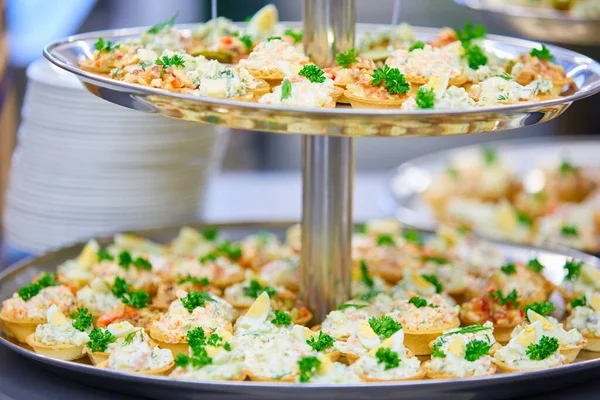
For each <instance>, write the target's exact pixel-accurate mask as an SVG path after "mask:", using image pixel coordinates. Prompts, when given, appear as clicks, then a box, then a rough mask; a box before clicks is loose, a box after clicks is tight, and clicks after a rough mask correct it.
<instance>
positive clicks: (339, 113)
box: [44, 23, 600, 137]
mask: <svg viewBox="0 0 600 400" xmlns="http://www.w3.org/2000/svg"><path fill="white" fill-rule="evenodd" d="M288 25H290V26H294V24H293V23H290V24H288ZM295 26H298V25H297V24H296V25H295ZM184 27H185V26H184ZM382 27H384V26H382V25H368V24H357V32H361V31H365V30H374V29H380V28H382ZM144 30H145V28H132V29H123V30H112V31H102V32H92V33H86V34H82V35H76V36H72V37H70V38H67V39H64V40H60V41H57V42H54V43H51V44H49V45H48V46H46V48H45V49H44V55H45V56H46V58H48V59H49V60H50V61H51V62H52V63H54V64H55V65H57V66H58V67H60V68H63V69H65V70H67V71H70V72H72V73H74V74H76V75H77V76H78V77H79V78H80V79H81V80H82V81H83V82H84V83H85V85H86V87H87V88H88V89H89V90H90V91H91V92H92V93H93V94H95V95H97V96H99V97H101V98H103V99H105V100H108V101H110V102H113V103H116V104H119V105H122V106H125V107H129V108H132V109H136V110H140V111H145V112H151V113H159V114H161V115H164V116H167V117H171V118H179V119H185V120H189V121H198V122H203V123H210V124H217V125H224V126H228V127H232V128H240V129H249V130H258V131H266V132H279V133H292V134H303V135H330V136H346V137H361V136H365V137H373V136H384V137H403V136H446V135H458V134H465V133H481V132H491V131H501V130H507V129H514V128H519V127H523V126H529V125H535V124H537V123H540V122H544V121H547V120H550V119H552V118H555V117H557V116H558V115H560V114H561V113H562V112H564V111H565V109H566V108H567V107H568V106H569V105H570V104H571V103H572V102H573V101H575V100H579V99H582V98H584V97H588V96H591V95H593V94H595V93H597V92H599V91H600V64H598V63H597V62H596V61H594V60H592V59H590V58H588V57H585V56H583V55H581V54H578V53H575V52H572V51H569V50H565V49H562V48H559V47H555V46H550V47H549V48H550V51H551V52H552V54H553V55H554V57H555V61H556V62H557V63H558V64H560V65H562V66H563V67H564V68H565V70H566V71H567V72H568V74H569V76H570V77H572V78H573V79H574V80H575V82H576V83H577V85H578V86H579V88H580V90H579V91H578V92H576V93H574V94H571V95H568V96H565V97H561V98H558V99H552V100H545V101H541V102H536V103H519V104H512V105H508V106H497V107H496V106H495V107H482V108H477V109H467V110H448V111H445V112H441V111H438V110H425V111H423V110H421V111H402V110H396V109H388V110H361V109H352V108H348V107H338V108H334V109H311V108H290V107H285V106H278V105H266V104H257V103H244V102H237V101H232V100H224V99H211V98H202V97H194V96H188V95H183V94H177V93H172V92H167V91H165V90H161V89H155V88H149V87H144V86H140V85H135V84H129V83H125V82H119V81H115V80H112V79H110V78H106V77H103V76H100V75H96V74H93V73H90V72H86V71H83V70H81V69H80V68H79V67H78V60H79V59H80V58H82V57H88V58H89V57H91V53H92V49H93V44H94V43H95V41H96V39H97V38H98V37H100V36H101V37H103V38H104V39H105V40H111V41H112V42H115V41H117V42H118V41H120V40H124V39H126V38H130V37H132V36H136V35H139V34H140V33H142V32H143V31H144ZM416 32H417V36H418V37H419V39H421V40H424V41H427V40H431V39H433V38H434V37H435V36H436V35H437V33H438V32H439V29H437V28H419V27H417V28H416ZM483 45H484V46H485V47H486V48H487V49H489V50H490V51H494V52H496V53H497V54H499V55H504V56H516V55H517V54H521V53H524V52H529V51H530V50H531V48H532V47H534V46H536V45H537V44H536V43H534V42H530V41H526V40H520V39H513V38H508V37H503V36H495V35H489V36H488V38H487V39H486V40H484V44H483Z"/></svg>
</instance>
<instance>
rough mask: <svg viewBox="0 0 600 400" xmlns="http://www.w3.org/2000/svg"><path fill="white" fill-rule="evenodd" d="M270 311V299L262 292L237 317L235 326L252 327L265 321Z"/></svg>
mask: <svg viewBox="0 0 600 400" xmlns="http://www.w3.org/2000/svg"><path fill="white" fill-rule="evenodd" d="M270 312H271V299H270V298H269V295H268V294H267V293H265V292H262V293H261V294H260V296H258V298H257V299H256V300H255V301H254V303H252V305H251V306H250V308H249V309H248V311H247V312H246V314H245V315H244V316H242V317H240V318H239V319H238V322H237V326H239V327H240V328H243V329H252V328H256V327H259V326H261V325H263V324H264V323H265V321H266V320H267V317H268V316H269V313H270Z"/></svg>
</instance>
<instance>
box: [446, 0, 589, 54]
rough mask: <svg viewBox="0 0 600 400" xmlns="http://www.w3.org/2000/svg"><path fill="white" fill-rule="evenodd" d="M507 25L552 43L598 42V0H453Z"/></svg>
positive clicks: (529, 36) (582, 43)
mask: <svg viewBox="0 0 600 400" xmlns="http://www.w3.org/2000/svg"><path fill="white" fill-rule="evenodd" d="M454 2H455V3H458V4H461V5H464V6H466V7H469V8H472V9H474V10H479V11H481V12H482V14H483V15H484V17H486V18H489V19H491V20H495V21H497V22H499V23H502V24H504V25H507V26H510V27H511V28H512V29H513V30H515V31H516V32H518V33H519V34H521V35H523V36H525V37H528V38H531V39H534V40H542V41H550V42H555V43H567V44H581V45H597V44H599V43H600V36H599V34H600V24H598V22H599V21H600V2H599V1H598V0H539V1H538V0H454Z"/></svg>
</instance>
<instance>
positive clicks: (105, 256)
mask: <svg viewBox="0 0 600 400" xmlns="http://www.w3.org/2000/svg"><path fill="white" fill-rule="evenodd" d="M114 259H115V257H114V256H113V255H112V254H110V253H109V252H108V250H106V249H100V250H98V262H102V261H105V260H106V261H114Z"/></svg>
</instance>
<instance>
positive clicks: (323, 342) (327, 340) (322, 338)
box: [306, 331, 335, 351]
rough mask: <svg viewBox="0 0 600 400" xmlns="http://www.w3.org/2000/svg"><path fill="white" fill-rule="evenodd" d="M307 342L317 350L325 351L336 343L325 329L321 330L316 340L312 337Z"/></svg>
mask: <svg viewBox="0 0 600 400" xmlns="http://www.w3.org/2000/svg"><path fill="white" fill-rule="evenodd" d="M306 343H307V344H308V345H309V346H310V347H312V348H313V350H315V351H323V350H325V349H327V348H329V347H331V346H333V344H334V343H335V339H334V338H333V336H329V335H328V334H326V333H325V332H323V331H320V332H319V337H318V338H317V339H316V340H315V338H310V339H308V340H307V341H306Z"/></svg>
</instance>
